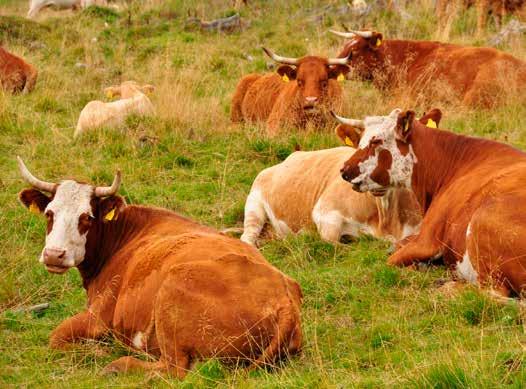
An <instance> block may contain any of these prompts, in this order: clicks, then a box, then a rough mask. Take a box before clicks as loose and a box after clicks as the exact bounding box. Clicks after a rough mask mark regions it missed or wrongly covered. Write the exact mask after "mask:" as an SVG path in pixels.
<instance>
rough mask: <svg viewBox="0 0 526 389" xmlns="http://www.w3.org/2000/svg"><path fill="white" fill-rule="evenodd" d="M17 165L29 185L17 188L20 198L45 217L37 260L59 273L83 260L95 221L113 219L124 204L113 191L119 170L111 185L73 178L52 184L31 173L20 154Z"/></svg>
mask: <svg viewBox="0 0 526 389" xmlns="http://www.w3.org/2000/svg"><path fill="white" fill-rule="evenodd" d="M18 165H19V168H20V172H21V174H22V177H23V178H24V180H26V181H27V182H28V183H29V184H30V185H31V186H32V188H31V189H25V190H23V191H22V192H20V194H19V198H20V201H21V202H22V204H24V205H25V206H26V207H27V208H28V209H29V210H30V211H32V212H35V213H41V214H44V215H45V217H46V218H47V230H46V245H45V247H44V249H43V250H42V254H41V256H40V262H41V263H43V264H44V265H45V266H46V268H47V270H48V271H49V272H50V273H56V274H62V273H64V272H66V271H67V270H68V269H69V268H71V267H74V266H77V265H79V264H80V263H81V262H82V261H83V260H84V257H85V255H86V243H87V238H88V233H89V232H90V230H92V229H93V228H96V225H97V224H98V223H108V222H111V221H113V220H116V219H117V217H118V214H119V212H120V211H121V209H122V208H123V207H124V206H125V202H124V200H123V199H122V198H121V197H120V196H116V195H115V193H117V190H118V189H119V186H120V183H121V174H120V172H119V171H117V173H116V175H115V178H114V180H113V184H112V185H111V186H110V187H95V186H92V185H89V184H83V183H79V182H77V181H72V180H66V181H62V182H60V183H58V184H54V183H50V182H45V181H42V180H39V179H38V178H36V177H35V176H33V175H32V174H31V173H30V172H29V170H28V169H27V167H26V166H25V164H24V162H23V161H22V159H20V158H18Z"/></svg>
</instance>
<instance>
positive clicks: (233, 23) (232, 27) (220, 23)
mask: <svg viewBox="0 0 526 389" xmlns="http://www.w3.org/2000/svg"><path fill="white" fill-rule="evenodd" d="M194 26H197V27H198V28H199V29H201V30H202V31H207V32H214V31H216V32H235V31H241V30H242V29H243V25H242V23H241V17H240V16H239V14H235V15H232V16H229V17H228V18H221V19H215V20H211V21H205V20H202V19H199V18H195V17H194V18H190V19H188V20H187V21H186V28H189V27H194Z"/></svg>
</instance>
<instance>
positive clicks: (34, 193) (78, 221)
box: [19, 159, 302, 377]
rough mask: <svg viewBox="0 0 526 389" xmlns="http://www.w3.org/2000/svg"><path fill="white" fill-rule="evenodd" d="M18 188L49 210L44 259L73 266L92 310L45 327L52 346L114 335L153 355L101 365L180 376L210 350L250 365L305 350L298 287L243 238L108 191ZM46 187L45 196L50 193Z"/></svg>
mask: <svg viewBox="0 0 526 389" xmlns="http://www.w3.org/2000/svg"><path fill="white" fill-rule="evenodd" d="M19 167H20V170H21V172H22V176H23V177H24V179H25V180H26V181H28V182H29V183H30V184H31V185H32V186H33V187H34V188H36V189H26V190H24V191H22V192H21V193H20V200H21V201H22V203H23V204H24V205H25V206H26V207H28V208H29V209H30V210H33V211H35V212H40V213H44V214H45V215H46V217H47V221H48V225H47V235H46V245H45V247H44V250H43V251H42V255H41V258H40V261H41V262H42V263H43V264H44V265H45V266H46V268H47V270H48V271H49V272H51V273H58V274H62V273H64V272H66V271H67V270H68V269H70V268H72V267H77V268H78V270H79V271H80V274H81V276H82V280H83V284H84V288H85V289H86V292H87V295H88V304H87V309H86V310H85V311H84V312H81V313H79V314H77V315H75V316H73V317H71V318H69V319H66V320H65V321H64V322H62V324H60V325H59V326H58V327H57V328H56V329H55V330H54V331H53V333H52V334H51V338H50V345H51V347H52V348H57V349H64V348H67V347H68V346H70V344H71V343H73V342H77V341H79V340H81V339H97V338H100V337H101V336H103V335H106V334H110V333H111V334H113V335H114V336H115V337H117V338H118V339H119V340H120V341H122V342H124V343H125V344H126V345H128V346H131V347H134V348H135V349H138V350H140V351H141V352H146V353H148V354H151V355H152V356H156V357H159V359H158V361H157V362H145V361H141V360H139V359H136V358H133V357H123V358H120V359H117V360H116V361H114V362H112V363H110V364H109V365H108V366H107V367H106V369H105V371H106V372H112V371H126V370H130V369H137V370H154V371H167V372H169V373H171V374H174V375H176V376H178V377H184V376H185V374H186V373H187V371H188V369H189V368H190V366H191V363H192V361H195V360H197V359H201V358H209V357H217V358H220V359H225V360H232V361H237V360H241V361H243V360H244V361H252V362H253V366H257V365H260V364H265V363H270V362H272V361H273V360H275V359H277V358H279V357H284V356H287V355H290V354H294V353H296V352H298V351H299V349H300V346H301V339H302V332H301V326H300V305H301V298H302V296H301V289H300V287H299V285H298V284H297V283H296V282H295V281H294V280H292V279H291V278H289V277H287V276H286V275H284V274H283V273H281V272H280V271H279V270H277V269H276V268H274V267H273V266H272V265H270V264H269V263H268V262H267V261H266V260H265V258H264V257H263V256H262V255H261V254H260V253H259V252H258V251H257V250H256V249H254V248H252V247H250V246H249V245H247V244H245V243H243V242H241V241H239V240H237V239H233V238H230V237H227V236H224V235H221V234H219V233H218V232H217V231H215V230H213V229H212V228H208V227H205V226H202V225H200V224H198V223H196V222H194V221H192V220H189V219H186V218H184V217H181V216H179V215H177V214H175V213H173V212H171V211H168V210H165V209H159V208H149V207H141V206H126V204H125V203H124V200H123V199H122V198H121V197H119V196H117V195H116V194H115V193H116V192H117V190H118V187H119V184H120V173H117V175H116V177H115V180H114V182H113V184H112V186H111V187H93V186H91V185H89V184H82V183H79V182H76V181H71V180H67V181H62V182H60V183H59V184H54V183H48V182H44V181H41V180H39V179H37V178H35V177H34V176H33V175H32V174H31V173H30V172H29V171H28V170H27V168H26V167H25V165H24V163H23V162H22V160H20V159H19ZM42 191H44V192H47V193H49V194H50V195H46V194H44V193H42Z"/></svg>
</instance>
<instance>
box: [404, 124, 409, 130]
mask: <svg viewBox="0 0 526 389" xmlns="http://www.w3.org/2000/svg"><path fill="white" fill-rule="evenodd" d="M407 130H409V122H405V126H404V131H407Z"/></svg>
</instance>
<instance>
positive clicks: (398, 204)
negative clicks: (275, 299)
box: [241, 147, 421, 245]
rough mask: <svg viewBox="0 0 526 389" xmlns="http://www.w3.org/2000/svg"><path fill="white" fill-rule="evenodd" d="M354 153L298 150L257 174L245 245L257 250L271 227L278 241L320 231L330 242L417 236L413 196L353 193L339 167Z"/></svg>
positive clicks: (417, 216) (418, 218) (418, 215)
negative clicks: (291, 235) (261, 235)
mask: <svg viewBox="0 0 526 389" xmlns="http://www.w3.org/2000/svg"><path fill="white" fill-rule="evenodd" d="M354 152H355V149H353V148H352V147H336V148H333V149H327V150H319V151H297V152H295V153H293V154H292V155H290V156H289V157H288V158H287V159H286V160H285V161H283V162H282V163H280V164H278V165H275V166H272V167H270V168H268V169H265V170H263V171H262V172H261V173H259V174H258V176H257V177H256V179H255V181H254V183H253V184H252V189H251V190H250V194H249V195H248V198H247V201H246V205H245V221H244V231H243V235H242V236H241V240H242V241H244V242H246V243H249V244H251V245H256V242H257V239H258V237H259V235H260V234H261V231H262V229H263V227H264V226H265V224H266V223H267V222H268V223H270V225H271V226H272V228H273V230H274V231H275V233H276V235H277V236H279V237H284V236H285V235H288V234H289V233H297V232H300V231H304V230H309V229H310V230H313V229H317V231H318V233H319V234H320V236H321V238H322V239H324V240H327V241H329V242H339V241H340V239H341V238H342V237H358V236H359V235H361V234H368V235H372V236H375V237H384V238H386V239H388V240H390V241H392V242H397V241H399V240H401V239H404V238H406V237H408V236H410V235H413V234H415V233H417V232H418V228H419V226H420V222H421V213H420V208H419V205H418V203H417V202H416V200H415V198H414V196H413V195H412V193H411V192H410V191H408V190H397V189H395V190H391V191H389V193H387V194H386V195H385V196H383V197H375V196H373V195H371V194H368V193H365V194H362V193H357V192H354V191H353V190H352V186H351V185H349V183H348V182H346V181H344V180H342V178H341V174H340V168H341V167H342V165H343V163H344V162H345V161H347V160H348V159H349V158H350V157H351V156H352V155H353V154H354Z"/></svg>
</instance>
